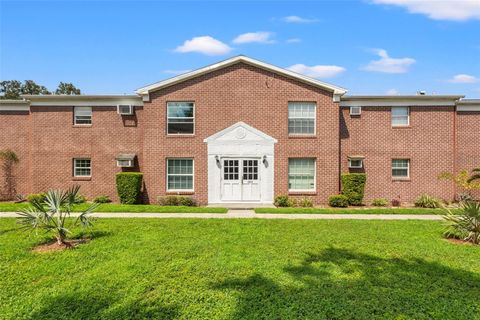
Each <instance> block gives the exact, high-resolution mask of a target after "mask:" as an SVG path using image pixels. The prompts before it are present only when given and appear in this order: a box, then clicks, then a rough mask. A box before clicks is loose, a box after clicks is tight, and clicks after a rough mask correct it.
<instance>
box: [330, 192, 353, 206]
mask: <svg viewBox="0 0 480 320" xmlns="http://www.w3.org/2000/svg"><path fill="white" fill-rule="evenodd" d="M328 204H329V205H330V206H331V207H336V208H346V207H348V198H347V197H345V196H344V195H343V194H334V195H331V196H330V197H328Z"/></svg>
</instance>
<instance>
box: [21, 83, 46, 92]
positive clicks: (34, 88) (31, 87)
mask: <svg viewBox="0 0 480 320" xmlns="http://www.w3.org/2000/svg"><path fill="white" fill-rule="evenodd" d="M21 92H22V94H52V93H51V92H50V91H48V90H47V88H45V87H44V86H41V85H38V84H36V83H35V82H34V81H33V80H25V83H24V84H23V86H22V89H21Z"/></svg>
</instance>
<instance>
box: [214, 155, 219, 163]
mask: <svg viewBox="0 0 480 320" xmlns="http://www.w3.org/2000/svg"><path fill="white" fill-rule="evenodd" d="M215 161H216V162H217V165H219V164H220V158H219V157H218V155H217V156H215Z"/></svg>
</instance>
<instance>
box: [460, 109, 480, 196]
mask: <svg viewBox="0 0 480 320" xmlns="http://www.w3.org/2000/svg"><path fill="white" fill-rule="evenodd" d="M456 122H457V169H458V170H462V169H467V170H469V171H470V170H472V169H473V168H479V167H480V112H458V113H457V119H456ZM472 193H473V195H474V196H475V197H476V198H477V199H480V190H476V191H473V192H472Z"/></svg>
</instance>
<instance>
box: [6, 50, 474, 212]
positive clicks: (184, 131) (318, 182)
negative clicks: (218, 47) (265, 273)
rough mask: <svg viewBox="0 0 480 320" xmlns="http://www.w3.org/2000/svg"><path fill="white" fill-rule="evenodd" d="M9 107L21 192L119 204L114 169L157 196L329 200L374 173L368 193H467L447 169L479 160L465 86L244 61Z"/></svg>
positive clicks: (408, 197) (151, 197) (151, 198)
mask: <svg viewBox="0 0 480 320" xmlns="http://www.w3.org/2000/svg"><path fill="white" fill-rule="evenodd" d="M23 98H24V100H18V101H12V100H3V101H1V102H0V123H1V125H0V150H2V149H11V150H13V151H14V152H16V154H17V155H18V157H19V159H20V161H19V163H18V164H16V165H15V169H14V175H15V182H16V191H17V193H18V194H27V193H32V192H40V191H45V190H47V189H49V188H66V187H69V186H72V185H74V184H78V185H80V186H81V191H82V193H83V194H85V195H86V196H87V197H94V196H97V195H108V196H110V197H111V198H112V199H117V196H116V189H115V173H116V172H119V171H141V172H143V173H144V190H143V191H144V199H145V200H146V201H147V202H151V203H153V202H155V201H156V198H157V197H158V196H161V195H166V194H185V195H191V196H193V197H194V198H196V199H197V201H198V202H199V203H201V204H207V203H209V204H218V203H237V202H248V203H267V204H271V203H272V201H273V198H274V196H275V195H278V194H288V195H292V196H299V197H304V196H306V197H311V198H313V199H314V201H315V202H316V203H317V204H324V203H326V202H327V199H328V196H329V195H332V194H336V193H338V192H339V190H340V174H341V173H343V172H365V173H366V174H367V184H366V194H365V202H366V203H369V202H370V201H371V200H372V199H373V198H378V197H384V198H387V199H389V200H392V199H398V200H400V201H401V202H403V203H408V202H412V201H413V199H414V198H416V197H417V196H419V195H420V194H422V193H427V194H430V195H433V196H436V197H440V198H443V199H447V200H451V199H453V198H454V196H455V194H456V193H457V192H458V190H456V188H455V185H454V184H453V183H452V182H449V181H440V180H438V179H437V176H438V174H439V173H441V172H444V171H448V172H458V171H459V170H461V169H469V170H470V169H472V168H473V167H475V166H478V165H480V157H479V155H480V126H479V124H480V100H471V99H463V96H461V95H455V96H443V95H415V96H348V95H346V90H345V89H343V88H340V87H337V86H334V85H331V84H327V83H324V82H321V81H318V80H315V79H311V78H308V77H305V76H303V75H299V74H297V73H294V72H291V71H288V70H285V69H282V68H278V67H275V66H272V65H270V64H267V63H264V62H260V61H257V60H254V59H251V58H248V57H245V56H237V57H234V58H231V59H228V60H225V61H222V62H219V63H216V64H214V65H210V66H207V67H205V68H202V69H199V70H195V71H192V72H189V73H186V74H183V75H180V76H177V77H174V78H171V79H167V80H164V81H160V82H158V83H154V84H152V85H149V86H146V87H144V88H141V89H138V90H137V91H136V94H135V95H115V96H113V95H110V96H106V95H105V96H102V95H82V96H54V95H45V96H33V95H26V96H23Z"/></svg>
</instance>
